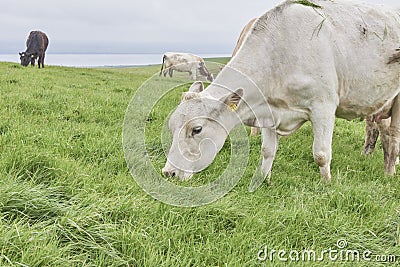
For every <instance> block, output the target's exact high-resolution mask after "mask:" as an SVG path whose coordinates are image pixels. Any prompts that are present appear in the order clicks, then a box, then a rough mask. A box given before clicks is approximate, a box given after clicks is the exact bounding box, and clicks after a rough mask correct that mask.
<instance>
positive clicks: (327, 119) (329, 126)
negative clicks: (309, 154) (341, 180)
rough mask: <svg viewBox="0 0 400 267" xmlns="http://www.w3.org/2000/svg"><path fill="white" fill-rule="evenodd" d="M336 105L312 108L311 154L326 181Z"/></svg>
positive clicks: (328, 174) (328, 173)
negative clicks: (312, 141) (312, 137)
mask: <svg viewBox="0 0 400 267" xmlns="http://www.w3.org/2000/svg"><path fill="white" fill-rule="evenodd" d="M335 110H336V107H332V108H329V104H327V105H322V106H321V107H320V108H318V109H316V110H313V112H312V114H311V123H312V126H313V133H314V144H313V156H314V161H315V163H317V164H318V166H319V170H320V173H321V176H322V179H324V180H325V181H326V182H329V181H330V180H331V170H330V168H331V167H330V166H331V159H332V136H333V128H334V125H335Z"/></svg>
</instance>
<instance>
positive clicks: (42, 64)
mask: <svg viewBox="0 0 400 267" xmlns="http://www.w3.org/2000/svg"><path fill="white" fill-rule="evenodd" d="M44 56H45V53H43V54H42V61H41V62H42V68H44Z"/></svg>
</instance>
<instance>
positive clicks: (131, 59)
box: [0, 54, 230, 68]
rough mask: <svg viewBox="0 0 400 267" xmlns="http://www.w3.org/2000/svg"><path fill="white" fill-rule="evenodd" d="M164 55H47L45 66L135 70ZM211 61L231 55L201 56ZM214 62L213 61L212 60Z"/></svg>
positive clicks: (4, 57) (7, 57)
mask: <svg viewBox="0 0 400 267" xmlns="http://www.w3.org/2000/svg"><path fill="white" fill-rule="evenodd" d="M162 55H163V54H46V58H45V65H49V66H61V67H76V68H135V67H145V66H152V65H158V64H161V62H162ZM199 56H201V57H203V58H205V59H206V61H210V59H218V58H227V57H230V55H229V54H199ZM211 61H212V60H211ZM0 62H13V63H19V56H18V54H0Z"/></svg>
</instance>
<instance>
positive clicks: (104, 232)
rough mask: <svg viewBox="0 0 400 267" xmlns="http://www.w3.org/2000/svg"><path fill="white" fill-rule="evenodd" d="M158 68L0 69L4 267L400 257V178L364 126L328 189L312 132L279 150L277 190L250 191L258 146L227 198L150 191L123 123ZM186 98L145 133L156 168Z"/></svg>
mask: <svg viewBox="0 0 400 267" xmlns="http://www.w3.org/2000/svg"><path fill="white" fill-rule="evenodd" d="M225 61H226V60H225ZM221 62H224V60H222V61H221ZM158 71H159V66H150V67H143V68H129V69H78V68H65V67H53V66H48V67H46V68H45V69H40V70H38V69H37V68H31V67H27V68H24V67H21V66H19V65H17V64H12V63H0V94H1V97H0V107H1V113H0V146H1V157H0V171H1V179H0V266H263V265H265V266H270V265H272V264H271V262H269V261H266V262H264V263H263V262H260V261H259V260H258V259H257V254H258V252H259V251H260V250H261V249H263V248H264V247H265V246H268V248H270V249H276V250H286V251H290V250H298V251H302V250H303V249H314V250H316V251H317V252H321V251H322V250H325V249H329V248H335V247H336V246H335V244H336V242H337V240H339V239H341V238H344V239H346V241H347V242H348V246H347V248H348V249H352V250H356V249H358V250H360V251H364V250H365V249H368V250H371V251H372V252H373V253H374V254H394V255H400V192H399V190H400V179H399V177H398V176H396V177H386V176H384V175H383V155H382V152H381V150H380V149H377V151H376V152H375V154H374V155H372V156H368V157H364V156H361V155H360V151H361V148H362V145H363V140H364V123H363V122H359V121H352V122H347V121H343V120H337V122H336V128H335V133H334V140H333V144H334V146H333V162H332V183H331V184H329V185H326V184H324V183H323V182H321V180H320V177H319V173H318V172H319V171H318V167H317V166H316V164H314V162H313V157H312V149H311V147H312V128H311V125H310V124H308V123H307V124H305V125H304V126H303V127H302V128H301V129H300V130H299V131H298V132H296V133H295V134H293V135H292V136H290V137H286V138H282V139H281V140H280V144H279V150H278V154H277V158H276V160H275V162H274V166H273V173H272V178H271V179H272V185H271V186H266V185H265V184H263V186H262V187H261V188H260V189H259V190H257V191H256V192H255V193H249V192H248V186H249V183H250V180H251V176H252V172H253V171H254V169H255V167H256V164H257V162H258V159H259V150H260V143H261V138H260V136H257V137H254V138H251V139H250V148H251V155H250V162H249V166H248V168H247V169H246V172H245V175H244V177H243V178H242V179H241V180H240V182H239V184H238V185H237V186H236V187H235V188H234V189H233V190H232V191H231V192H230V193H228V195H227V196H225V197H224V198H222V199H220V200H218V201H216V202H214V203H212V204H210V205H207V206H203V207H198V208H179V207H173V206H169V205H167V204H163V203H161V202H159V201H156V200H154V199H153V198H152V197H150V196H148V195H147V194H145V193H144V192H143V190H142V189H141V188H140V187H139V186H138V185H137V184H136V183H135V181H134V179H133V178H132V177H131V175H130V174H129V171H128V169H127V167H126V163H125V160H124V154H123V150H122V141H121V138H122V125H123V120H124V114H125V110H126V108H127V106H128V104H129V101H130V99H131V98H132V96H133V95H134V93H135V91H136V89H137V88H138V87H139V86H140V85H141V84H142V83H143V82H144V81H145V80H146V79H147V78H149V77H150V76H151V75H153V74H154V73H157V72H158ZM167 81H168V80H167ZM186 88H187V87H185V86H184V87H180V88H177V89H176V90H174V91H173V92H172V93H170V94H169V95H168V96H166V97H165V98H163V99H162V100H161V102H160V103H159V105H157V107H156V108H155V109H154V110H153V112H152V119H151V120H149V122H148V125H147V128H146V141H147V143H146V144H147V148H148V151H149V153H150V154H151V156H152V159H153V162H154V165H155V166H156V167H157V168H161V167H162V166H163V164H164V163H165V156H164V154H163V152H162V148H161V147H160V146H161V141H160V137H159V132H160V127H162V125H163V122H164V119H165V118H166V117H167V116H168V114H169V113H170V112H171V111H172V110H173V108H174V105H175V104H176V103H177V102H179V98H180V94H181V92H182V91H185V90H186ZM378 147H379V146H378ZM229 152H230V149H229V143H227V144H226V145H225V147H224V149H223V150H222V151H221V153H220V155H218V157H217V159H216V161H215V162H214V163H213V165H212V166H210V167H209V168H208V169H206V170H205V171H204V172H203V173H201V174H198V175H196V176H195V177H194V178H193V180H191V181H188V182H185V183H184V185H187V186H193V185H200V184H203V183H205V182H208V181H210V180H212V179H213V178H214V177H215V173H218V172H220V171H221V170H222V169H223V166H225V165H224V164H226V161H227V159H229ZM174 182H175V183H177V184H180V183H179V182H177V181H174ZM287 264H288V263H284V262H279V261H278V260H275V261H274V262H273V265H274V266H275V265H279V266H285V265H287ZM369 264H370V265H379V264H377V263H375V264H373V263H369ZM292 265H293V266H294V265H296V266H310V265H318V266H336V265H338V263H335V262H333V261H329V260H325V261H324V262H322V263H321V262H319V263H318V262H312V263H310V262H298V263H294V262H293V263H292ZM342 265H343V266H354V263H351V262H348V263H343V264H342ZM360 265H361V266H365V265H367V262H362V263H360ZM381 265H382V266H386V264H383V263H382V264H381Z"/></svg>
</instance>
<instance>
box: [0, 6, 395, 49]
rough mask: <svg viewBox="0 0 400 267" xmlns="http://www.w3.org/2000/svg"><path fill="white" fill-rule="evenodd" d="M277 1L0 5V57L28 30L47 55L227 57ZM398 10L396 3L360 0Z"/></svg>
mask: <svg viewBox="0 0 400 267" xmlns="http://www.w3.org/2000/svg"><path fill="white" fill-rule="evenodd" d="M280 2H281V0H248V1H243V0H235V1H232V0H196V1H192V0H107V1H105V0H68V1H65V0H58V1H57V0H34V1H32V0H12V1H5V0H3V1H1V3H0V25H1V26H0V54H13V53H18V52H21V51H24V50H25V48H26V46H25V42H26V38H27V36H28V35H29V32H30V31H31V30H41V31H43V32H45V33H46V34H47V35H48V37H49V40H50V44H49V48H48V51H47V52H48V53H163V52H165V51H180V52H192V53H202V54H204V53H209V54H210V53H211V54H230V53H231V52H232V50H233V48H234V46H235V44H236V40H237V38H238V36H239V34H240V31H241V30H242V28H243V27H244V25H246V23H247V22H248V21H250V20H251V19H252V18H254V17H257V16H260V15H262V14H263V13H265V12H266V11H268V10H269V9H271V8H273V7H274V6H276V5H277V4H279V3H280ZM364 2H370V3H378V4H385V5H388V6H392V7H396V8H400V1H399V0H364Z"/></svg>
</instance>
